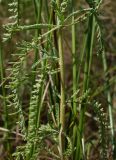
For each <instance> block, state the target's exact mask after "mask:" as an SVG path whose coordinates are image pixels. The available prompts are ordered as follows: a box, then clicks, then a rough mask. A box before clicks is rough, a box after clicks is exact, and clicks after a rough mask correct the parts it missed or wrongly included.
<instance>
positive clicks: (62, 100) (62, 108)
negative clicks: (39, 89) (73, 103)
mask: <svg viewBox="0 0 116 160" xmlns="http://www.w3.org/2000/svg"><path fill="white" fill-rule="evenodd" d="M60 3H61V2H60V0H57V6H58V8H60ZM60 24H61V20H60V19H59V17H57V25H58V26H59V25H60ZM57 36H58V52H59V65H60V89H61V90H60V92H61V97H60V124H61V130H60V132H62V131H64V129H65V75H64V73H65V72H64V53H63V38H62V29H61V28H59V29H58V34H57ZM59 146H60V150H61V151H60V152H61V159H62V160H63V159H64V158H63V150H64V137H63V136H62V134H61V133H60V134H59Z"/></svg>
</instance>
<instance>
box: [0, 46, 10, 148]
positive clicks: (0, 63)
mask: <svg viewBox="0 0 116 160" xmlns="http://www.w3.org/2000/svg"><path fill="white" fill-rule="evenodd" d="M0 76H1V79H0V80H1V84H2V83H3V81H4V67H3V55H2V46H1V45H0ZM1 88H2V95H3V109H4V117H3V118H4V127H5V128H6V129H8V108H7V104H6V91H5V86H4V84H2V86H1ZM4 137H5V138H6V139H7V137H8V133H5V135H4ZM6 149H7V151H8V150H9V143H8V142H7V143H6Z"/></svg>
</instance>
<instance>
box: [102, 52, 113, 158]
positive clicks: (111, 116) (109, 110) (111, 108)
mask: <svg viewBox="0 0 116 160" xmlns="http://www.w3.org/2000/svg"><path fill="white" fill-rule="evenodd" d="M102 62H103V69H104V73H105V83H106V86H109V79H108V75H107V71H108V65H107V60H106V54H105V49H104V50H103V52H102ZM106 95H107V101H108V112H109V122H110V130H111V135H112V136H111V141H112V149H113V152H115V150H116V146H115V145H116V144H115V136H114V122H113V104H112V98H111V93H110V89H109V87H107V89H106ZM113 156H114V158H116V156H115V153H113Z"/></svg>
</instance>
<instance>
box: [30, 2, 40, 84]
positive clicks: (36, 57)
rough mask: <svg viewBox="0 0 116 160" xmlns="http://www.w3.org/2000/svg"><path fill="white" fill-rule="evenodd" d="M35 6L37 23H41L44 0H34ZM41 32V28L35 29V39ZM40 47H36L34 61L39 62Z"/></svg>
mask: <svg viewBox="0 0 116 160" xmlns="http://www.w3.org/2000/svg"><path fill="white" fill-rule="evenodd" d="M34 7H35V17H36V24H39V23H40V22H41V10H42V0H34ZM40 33H41V28H39V29H37V30H36V31H35V39H36V38H38V36H39V35H40ZM38 52H39V50H38V48H36V49H35V55H34V63H36V62H37V60H38V55H39V54H38ZM35 70H36V68H35V69H34V71H35ZM35 76H36V74H35V73H34V76H33V79H32V80H33V82H34V80H35Z"/></svg>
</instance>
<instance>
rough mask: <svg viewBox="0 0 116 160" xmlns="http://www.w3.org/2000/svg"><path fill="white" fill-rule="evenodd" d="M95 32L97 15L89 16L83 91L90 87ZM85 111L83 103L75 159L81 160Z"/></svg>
mask: <svg viewBox="0 0 116 160" xmlns="http://www.w3.org/2000/svg"><path fill="white" fill-rule="evenodd" d="M94 33H95V17H94V15H92V16H91V17H89V23H88V37H87V46H86V47H87V48H86V50H87V54H86V63H85V69H84V85H83V93H85V92H86V91H87V89H88V85H89V80H90V68H91V62H92V49H93V41H94ZM84 101H86V100H84ZM85 111H86V105H83V104H82V105H81V113H80V121H79V131H78V139H77V151H76V156H75V160H77V159H78V160H80V158H81V140H82V137H83V131H84V119H85Z"/></svg>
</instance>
